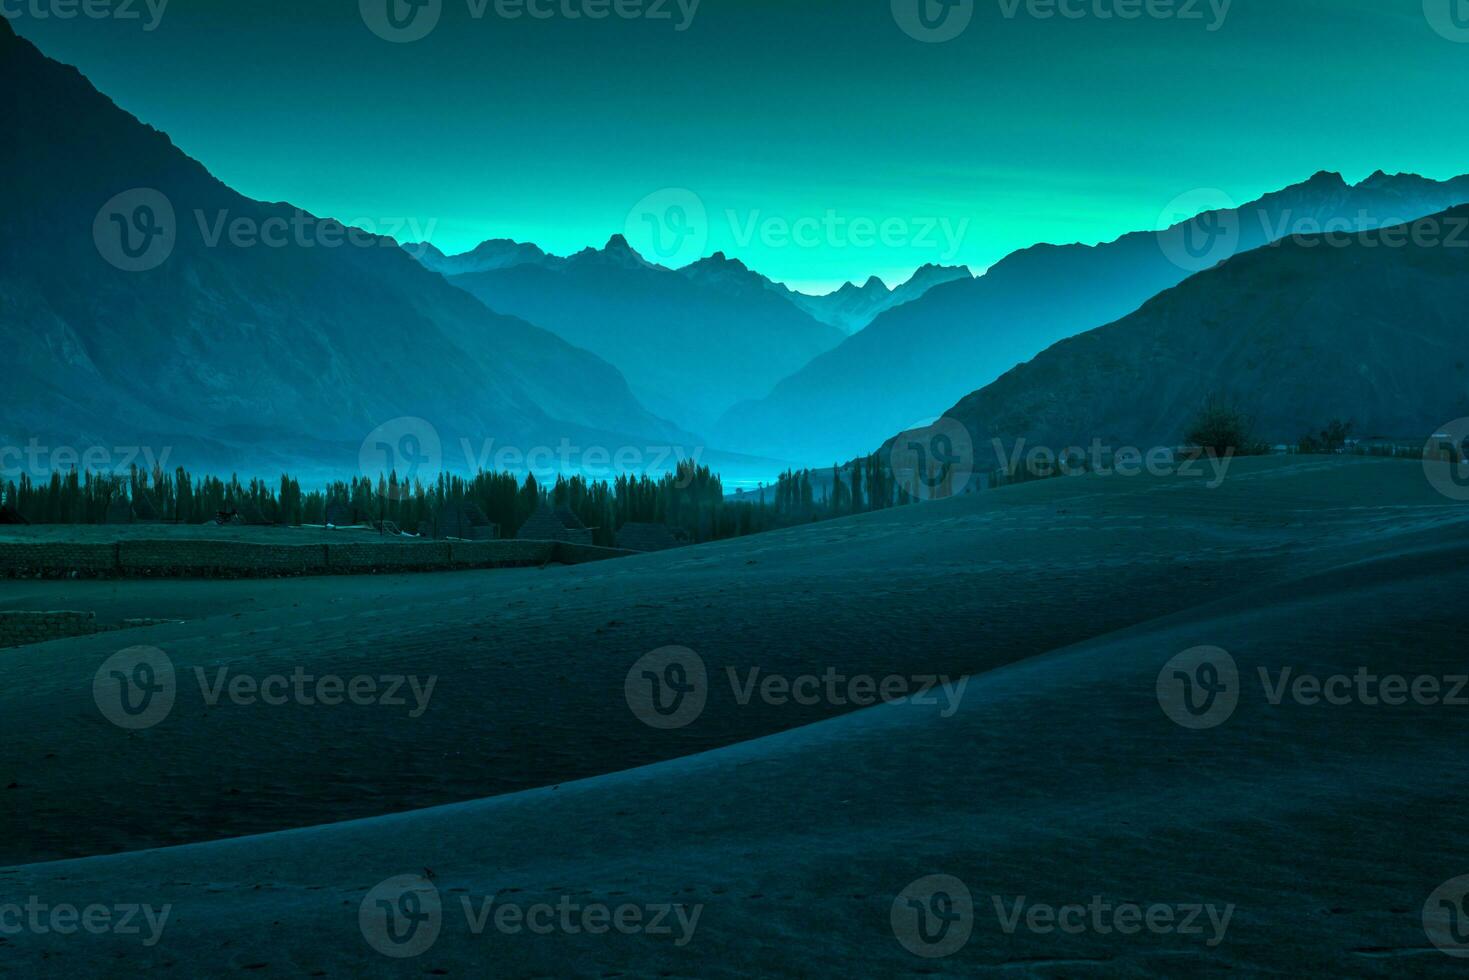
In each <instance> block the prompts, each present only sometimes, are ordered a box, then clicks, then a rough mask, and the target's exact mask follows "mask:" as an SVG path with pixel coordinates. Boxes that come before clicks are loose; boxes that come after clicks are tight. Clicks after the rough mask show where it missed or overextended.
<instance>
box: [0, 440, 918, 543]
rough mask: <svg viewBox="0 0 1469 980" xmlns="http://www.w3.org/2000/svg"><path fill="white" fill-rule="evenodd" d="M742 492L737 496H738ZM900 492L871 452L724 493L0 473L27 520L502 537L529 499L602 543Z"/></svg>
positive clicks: (705, 532) (716, 484)
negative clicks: (443, 518) (652, 527)
mask: <svg viewBox="0 0 1469 980" xmlns="http://www.w3.org/2000/svg"><path fill="white" fill-rule="evenodd" d="M741 497H744V498H746V499H741ZM910 502H911V498H910V497H909V496H908V494H907V493H906V491H905V490H904V489H903V488H902V487H901V486H899V485H898V484H897V481H895V480H894V479H893V478H892V475H891V473H890V472H889V471H888V470H887V468H886V467H885V466H884V465H883V462H882V460H881V459H880V457H879V456H878V455H876V454H874V455H872V456H868V457H865V458H862V459H858V460H856V461H854V462H852V463H850V464H848V465H846V466H844V467H843V466H833V467H832V469H831V471H830V476H829V478H828V477H827V475H826V473H825V472H824V471H823V472H822V473H820V474H819V475H818V473H817V471H814V470H790V471H788V472H786V473H782V474H781V475H780V476H779V477H778V478H777V480H776V481H775V483H774V484H772V485H771V486H769V487H765V486H763V485H762V486H761V487H760V488H759V489H758V490H756V491H752V492H750V493H749V494H746V495H737V496H736V497H734V498H731V497H729V496H728V495H727V494H726V493H725V489H724V484H723V482H722V480H721V479H720V477H719V475H718V474H716V473H714V472H712V471H711V470H710V469H709V467H707V466H700V465H697V464H696V463H694V462H693V461H691V460H685V461H682V462H680V463H679V464H678V467H677V469H676V470H675V472H673V473H666V474H663V475H661V476H659V477H657V478H653V477H649V476H647V475H642V476H628V475H623V476H619V477H617V478H616V479H614V480H610V481H607V480H603V481H590V480H587V479H584V478H583V477H581V476H570V477H567V476H558V477H557V478H556V480H555V482H553V483H552V482H542V481H538V480H537V479H536V477H535V476H534V475H527V476H524V477H518V476H516V475H515V474H512V473H503V472H497V473H489V472H481V473H478V474H476V475H475V476H473V477H463V476H456V475H452V474H440V475H439V476H438V477H437V478H436V479H435V480H433V481H432V482H430V483H427V484H425V483H422V482H419V481H413V482H411V483H409V482H407V481H400V480H399V478H398V476H397V474H396V473H388V474H385V475H382V476H379V477H378V478H377V479H372V478H370V477H366V476H361V477H356V478H353V479H352V480H348V481H335V482H332V483H329V484H327V485H325V486H323V487H320V488H318V489H313V490H308V491H303V490H302V487H301V483H300V481H299V480H298V479H296V478H295V477H292V476H290V475H283V476H282V477H281V478H280V480H279V481H278V482H275V483H272V482H269V481H266V480H260V479H251V480H248V481H242V480H240V479H239V477H237V476H231V477H230V478H229V479H228V480H226V479H222V478H220V477H216V476H210V475H195V474H192V473H189V472H188V471H186V470H185V469H183V468H182V467H180V468H178V469H175V470H174V471H172V472H166V471H163V470H154V471H152V472H149V471H147V470H143V469H139V468H137V467H134V468H132V469H131V470H130V471H129V472H128V473H126V474H107V473H100V474H99V473H90V472H86V473H82V472H78V471H77V470H71V471H68V472H66V473H52V474H51V475H50V477H49V478H48V479H46V480H43V481H39V482H37V481H33V480H31V478H30V477H29V476H28V475H25V474H22V475H21V476H20V478H19V480H12V481H9V482H5V483H0V506H3V507H4V508H6V509H8V510H9V511H10V512H12V513H14V514H16V515H18V516H19V517H20V518H22V519H23V520H25V521H27V522H29V523H32V524H104V523H108V522H109V521H114V520H117V519H119V515H121V517H122V519H125V520H139V521H158V522H161V523H169V524H205V523H209V522H212V521H215V520H217V519H219V518H220V517H221V516H222V515H224V516H226V517H227V518H228V519H230V520H232V521H238V522H240V523H245V524H260V525H284V526H297V527H299V526H310V525H325V524H326V523H328V521H329V520H330V521H331V522H332V523H343V524H353V525H369V526H372V527H376V528H379V529H381V528H384V527H386V526H388V523H391V525H395V526H396V527H397V528H399V529H401V530H402V531H404V532H407V533H410V534H414V533H420V532H421V531H422V532H426V533H432V532H433V529H434V527H435V526H436V520H437V518H438V515H439V514H440V513H441V512H442V511H443V510H444V508H445V507H447V506H448V505H450V504H458V503H470V504H473V505H475V506H476V507H477V508H478V509H479V510H480V511H481V512H482V513H483V514H484V516H485V517H486V518H487V519H488V520H489V521H491V522H492V523H494V524H497V525H498V526H499V529H500V536H501V537H506V538H510V537H514V536H515V535H516V534H517V533H518V532H519V530H520V528H521V527H522V526H523V525H524V524H525V522H526V521H527V520H529V519H530V517H531V515H532V514H534V513H535V512H536V510H537V508H539V507H541V506H551V507H564V508H567V509H569V510H570V511H571V512H572V513H573V514H575V515H576V516H577V518H578V519H579V520H580V521H581V522H582V523H583V524H585V525H586V526H587V527H588V528H591V529H592V535H593V540H594V541H595V542H596V543H597V544H599V545H605V546H612V545H613V544H615V542H616V536H617V532H618V531H619V530H620V529H621V528H622V527H623V526H624V525H626V524H629V523H634V522H636V523H648V524H663V525H666V526H667V527H669V528H670V529H671V530H672V531H673V532H674V533H675V536H677V537H679V538H681V539H682V540H685V541H688V542H691V543H696V542H702V541H712V540H719V539H724V538H733V537H740V536H743V535H747V534H755V533H758V532H761V531H768V530H773V529H776V528H780V527H789V526H792V525H796V524H804V523H810V522H813V521H821V520H827V519H830V518H833V517H841V516H845V515H847V514H856V513H862V512H864V511H867V510H880V509H883V508H886V507H892V506H900V505H903V504H907V503H910Z"/></svg>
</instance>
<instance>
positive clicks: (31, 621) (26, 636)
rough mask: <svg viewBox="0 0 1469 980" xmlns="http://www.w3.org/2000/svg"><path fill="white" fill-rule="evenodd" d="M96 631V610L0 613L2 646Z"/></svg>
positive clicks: (59, 638)
mask: <svg viewBox="0 0 1469 980" xmlns="http://www.w3.org/2000/svg"><path fill="white" fill-rule="evenodd" d="M96 632H97V614H96V613H89V612H0V647H23V646H28V645H30V644H32V643H48V642H50V641H51V640H64V639H67V638H68V637H73V636H91V635H92V634H93V633H96Z"/></svg>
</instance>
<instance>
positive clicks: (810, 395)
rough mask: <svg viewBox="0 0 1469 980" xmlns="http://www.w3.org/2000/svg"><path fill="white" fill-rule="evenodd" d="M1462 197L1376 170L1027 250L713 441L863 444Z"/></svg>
mask: <svg viewBox="0 0 1469 980" xmlns="http://www.w3.org/2000/svg"><path fill="white" fill-rule="evenodd" d="M1465 202H1469V177H1458V178H1455V179H1453V180H1450V181H1446V182H1436V181H1431V180H1426V179H1424V178H1422V177H1418V176H1415V175H1398V176H1388V175H1386V174H1382V173H1378V174H1374V175H1373V176H1371V177H1369V178H1367V179H1366V180H1364V181H1362V182H1360V183H1358V184H1356V185H1351V184H1348V183H1347V182H1346V181H1344V180H1343V179H1342V177H1341V176H1340V175H1339V174H1334V173H1319V174H1317V175H1315V176H1314V177H1312V178H1311V179H1309V180H1307V181H1305V182H1303V183H1300V184H1296V185H1293V186H1291V187H1288V188H1286V189H1284V190H1282V191H1278V192H1275V193H1272V194H1268V195H1266V196H1264V197H1262V198H1260V199H1259V200H1256V201H1254V202H1252V203H1250V204H1247V205H1244V206H1243V207H1241V208H1238V209H1233V210H1224V211H1212V212H1206V213H1205V214H1203V215H1200V216H1198V217H1196V218H1193V219H1190V220H1188V221H1184V222H1179V223H1177V224H1175V225H1172V226H1171V227H1170V228H1168V229H1167V230H1164V231H1161V232H1136V233H1132V234H1129V235H1125V236H1123V237H1121V238H1119V239H1117V240H1116V241H1113V242H1109V243H1105V244H1100V245H1094V246H1088V245H1064V246H1058V245H1036V246H1034V247H1032V248H1028V249H1024V250H1022V251H1019V252H1015V253H1013V254H1011V255H1009V256H1007V257H1006V258H1005V259H1003V260H1001V261H1000V262H999V263H997V264H996V265H995V266H994V267H992V268H991V269H990V270H989V271H988V272H986V273H985V274H984V275H982V276H980V277H978V278H976V279H969V280H963V281H956V282H950V283H945V284H942V285H939V286H936V287H934V288H932V289H930V290H928V292H927V293H926V294H925V295H924V296H922V297H921V298H919V299H917V300H915V301H913V302H911V303H908V304H906V305H903V306H901V307H898V308H896V309H893V310H889V311H888V312H886V313H884V314H882V315H880V316H878V317H877V318H876V319H875V320H874V321H873V322H872V323H871V324H870V325H868V326H867V327H866V328H865V329H863V330H861V331H859V332H858V333H856V334H854V335H853V336H851V337H849V338H848V339H847V340H845V341H844V342H843V343H842V344H841V345H840V346H838V347H836V348H834V349H832V350H831V351H828V352H826V353H825V354H822V355H821V356H819V357H816V358H814V359H813V360H812V361H811V362H810V363H809V364H807V365H806V366H805V367H803V368H802V369H801V370H799V371H797V372H796V373H795V374H793V375H792V376H790V377H788V378H786V379H784V380H783V381H781V382H780V383H779V384H777V385H776V386H775V388H774V390H772V391H771V393H770V394H769V395H768V396H766V397H765V398H762V399H755V400H752V401H749V402H746V403H744V404H741V405H738V406H736V407H734V408H733V409H731V410H730V411H729V412H728V413H727V414H726V415H725V417H724V418H722V419H721V420H720V422H719V423H718V424H717V425H716V426H715V427H714V429H713V431H712V432H711V434H710V435H711V438H712V439H713V440H714V441H715V442H716V443H718V444H720V445H727V446H736V447H739V448H740V449H741V450H742V451H745V452H753V453H764V454H769V455H776V456H779V457H781V458H786V459H793V460H799V461H803V462H809V463H813V464H820V463H823V462H824V463H828V464H829V463H830V461H832V460H836V459H847V458H851V457H852V456H855V455H860V454H863V453H866V452H870V451H871V449H872V447H873V446H876V445H879V444H881V443H882V442H883V440H885V439H887V438H888V437H890V436H891V435H892V434H893V433H895V432H900V431H903V430H904V429H906V428H908V427H911V426H913V425H914V424H922V423H926V422H927V421H928V420H930V419H932V418H933V417H934V416H935V415H937V414H938V413H939V412H941V411H942V410H943V408H942V406H944V405H951V404H953V403H954V402H956V401H957V400H959V399H960V398H963V397H964V396H965V395H967V394H969V393H970V392H972V391H975V390H976V389H978V388H981V387H983V386H984V385H986V384H988V383H989V382H991V381H993V380H995V379H996V378H998V377H999V376H1000V375H1001V374H1003V373H1004V372H1006V371H1008V370H1010V369H1011V368H1012V367H1014V366H1015V365H1016V364H1020V363H1023V362H1025V361H1027V360H1029V359H1030V358H1032V357H1034V356H1035V355H1036V354H1037V353H1039V352H1040V351H1042V350H1044V349H1045V348H1046V347H1048V346H1050V345H1051V344H1053V343H1055V342H1057V341H1059V340H1062V339H1064V338H1066V337H1070V336H1074V335H1076V334H1079V333H1082V332H1084V331H1086V330H1090V329H1092V328H1095V327H1098V326H1101V325H1103V324H1106V323H1110V322H1112V321H1114V320H1116V319H1118V318H1120V317H1123V316H1126V315H1127V314H1128V313H1131V312H1133V311H1134V310H1136V309H1137V308H1138V307H1140V306H1141V305H1142V304H1143V303H1144V302H1146V301H1147V300H1148V299H1149V298H1151V297H1153V296H1155V295H1157V294H1158V293H1159V292H1160V291H1162V290H1164V289H1168V288H1170V287H1172V286H1176V285H1178V284H1179V283H1180V282H1182V281H1183V280H1184V279H1186V278H1188V277H1189V276H1190V275H1192V274H1194V272H1196V271H1199V269H1200V268H1202V267H1203V266H1202V264H1200V263H1199V262H1197V261H1196V260H1195V258H1194V256H1193V255H1192V254H1191V251H1190V247H1189V246H1190V237H1191V236H1193V237H1196V238H1197V239H1198V240H1199V241H1201V242H1203V243H1205V244H1206V245H1207V247H1206V248H1204V249H1202V250H1201V252H1200V257H1201V258H1202V259H1203V260H1204V261H1205V262H1212V261H1218V260H1222V259H1225V258H1228V257H1229V256H1230V255H1234V254H1238V253H1241V252H1245V251H1249V250H1251V249H1254V248H1258V247H1260V246H1262V245H1265V244H1267V243H1269V242H1271V241H1276V240H1279V239H1280V238H1282V237H1285V236H1287V235H1289V234H1292V233H1293V232H1297V231H1300V232H1311V231H1316V230H1320V229H1322V228H1328V229H1331V228H1337V227H1342V228H1352V229H1363V228H1373V227H1379V226H1382V225H1392V224H1395V223H1398V222H1401V221H1407V220H1412V219H1414V218H1418V217H1421V216H1423V215H1427V214H1433V213H1436V212H1439V211H1442V210H1444V209H1446V208H1449V207H1452V206H1454V205H1457V204H1462V203H1465Z"/></svg>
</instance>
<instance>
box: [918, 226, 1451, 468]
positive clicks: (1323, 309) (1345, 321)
mask: <svg viewBox="0 0 1469 980" xmlns="http://www.w3.org/2000/svg"><path fill="white" fill-rule="evenodd" d="M1415 239H1417V241H1416V243H1415ZM1432 242H1438V244H1431V243H1432ZM1466 311H1469V207H1461V208H1456V209H1453V210H1451V211H1449V212H1446V213H1445V214H1443V215H1439V216H1434V217H1429V218H1424V219H1421V220H1420V221H1419V222H1415V223H1414V224H1413V225H1411V226H1406V227H1399V228H1391V229H1381V230H1376V231H1366V232H1362V233H1360V234H1356V235H1352V236H1349V237H1347V238H1343V239H1339V240H1338V241H1337V243H1336V244H1330V243H1328V242H1327V241H1325V240H1323V239H1321V238H1319V237H1302V238H1291V239H1287V240H1285V241H1283V242H1281V243H1279V244H1277V245H1274V246H1269V247H1265V248H1261V249H1258V250H1256V251H1253V252H1250V253H1247V254H1244V255H1239V256H1236V257H1234V258H1233V259H1231V260H1229V261H1228V262H1225V263H1224V264H1223V265H1221V266H1219V267H1217V268H1215V269H1212V270H1210V271H1208V272H1203V273H1200V274H1199V275H1197V276H1194V277H1193V278H1192V279H1189V280H1188V281H1187V282H1185V283H1183V284H1181V285H1179V286H1177V287H1175V288H1173V289H1170V290H1168V291H1166V292H1164V293H1163V294H1162V295H1160V296H1158V297H1157V298H1156V299H1153V300H1152V301H1150V302H1149V303H1147V304H1146V305H1145V306H1144V307H1143V308H1142V309H1141V310H1138V311H1137V312H1136V313H1133V314H1132V315H1131V316H1128V317H1126V318H1124V319H1122V320H1119V321H1118V322H1116V323H1113V324H1110V325H1108V326H1105V327H1101V328H1098V329H1096V330H1092V331H1089V332H1087V333H1084V334H1082V335H1080V336H1078V337H1073V338H1071V339H1069V340H1064V341H1062V342H1061V343H1059V344H1056V345H1055V346H1053V347H1051V348H1050V349H1048V350H1046V351H1044V352H1043V353H1041V354H1040V355H1039V356H1037V357H1036V358H1035V359H1034V360H1032V361H1030V362H1029V363H1027V364H1022V365H1020V366H1019V367H1016V368H1014V369H1013V370H1011V371H1009V372H1008V373H1006V374H1005V375H1004V376H1003V377H1001V378H1000V379H999V380H997V381H995V382H994V383H992V384H990V385H987V386H986V387H984V388H982V389H980V390H979V391H976V392H974V393H973V394H971V395H969V396H968V397H967V398H965V399H963V400H962V401H960V402H959V403H958V404H957V405H955V406H954V407H953V408H951V409H950V410H949V411H948V412H947V413H946V414H947V415H948V416H949V417H951V418H954V419H957V420H958V421H960V422H963V423H964V424H965V425H966V426H967V427H968V428H969V430H970V432H971V434H972V435H973V437H974V440H975V447H976V450H977V453H978V465H979V467H980V468H981V469H984V468H989V467H992V466H994V465H996V451H995V450H996V447H995V445H994V440H996V439H998V440H1000V443H1001V446H1002V447H1003V453H1005V454H1013V453H1014V451H1015V447H1016V445H1017V441H1018V440H1024V444H1025V446H1027V447H1048V448H1050V449H1052V450H1053V451H1060V450H1064V449H1066V448H1068V447H1072V446H1080V447H1083V448H1085V447H1088V446H1090V445H1092V442H1093V440H1094V439H1099V440H1101V442H1102V444H1103V445H1104V446H1108V447H1111V448H1113V449H1116V448H1119V447H1122V446H1132V447H1138V448H1141V449H1142V450H1144V451H1145V452H1146V451H1147V450H1148V449H1149V448H1151V447H1154V446H1175V445H1179V444H1181V443H1182V441H1183V439H1184V437H1185V433H1186V431H1187V428H1188V425H1189V423H1190V421H1191V420H1192V419H1193V417H1194V416H1195V414H1196V413H1197V411H1198V410H1199V408H1200V407H1201V405H1202V404H1203V403H1204V402H1205V401H1206V400H1207V399H1208V398H1209V397H1211V396H1220V397H1223V398H1226V399H1228V400H1230V401H1233V402H1234V403H1235V404H1236V405H1237V406H1238V407H1239V408H1240V409H1241V410H1242V411H1244V412H1245V413H1246V414H1248V415H1250V416H1252V417H1253V419H1254V428H1255V431H1254V434H1255V437H1256V438H1258V439H1262V440H1264V441H1266V442H1268V443H1283V442H1287V443H1288V442H1294V441H1295V440H1296V439H1297V438H1299V437H1300V436H1302V435H1304V434H1308V433H1313V432H1316V431H1319V430H1320V429H1321V428H1323V427H1324V426H1325V425H1326V424H1327V423H1328V422H1329V421H1331V420H1332V419H1343V420H1354V421H1355V422H1356V431H1357V432H1358V434H1360V435H1363V436H1372V435H1381V436H1388V437H1399V438H1407V439H1410V440H1414V441H1416V440H1418V439H1422V440H1423V441H1424V442H1426V441H1427V440H1428V438H1429V437H1430V436H1431V435H1432V434H1433V433H1434V432H1435V431H1436V430H1437V428H1438V427H1439V426H1442V425H1444V424H1445V423H1447V422H1450V421H1452V420H1454V419H1456V418H1460V417H1463V416H1469V320H1466Z"/></svg>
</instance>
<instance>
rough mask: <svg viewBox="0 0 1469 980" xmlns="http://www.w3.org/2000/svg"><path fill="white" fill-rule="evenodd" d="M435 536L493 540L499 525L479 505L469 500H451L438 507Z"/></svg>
mask: <svg viewBox="0 0 1469 980" xmlns="http://www.w3.org/2000/svg"><path fill="white" fill-rule="evenodd" d="M436 522H437V526H436V533H435V534H434V536H435V537H437V538H460V539H462V540H465V541H493V540H495V539H496V538H498V537H499V536H500V526H499V525H498V524H494V523H492V522H491V521H490V519H489V518H488V517H486V516H485V512H484V511H482V510H480V509H479V505H478V504H476V503H474V502H473V501H471V500H451V501H449V502H448V503H446V504H445V505H444V506H443V507H441V508H439V513H438V515H437V517H436Z"/></svg>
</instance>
